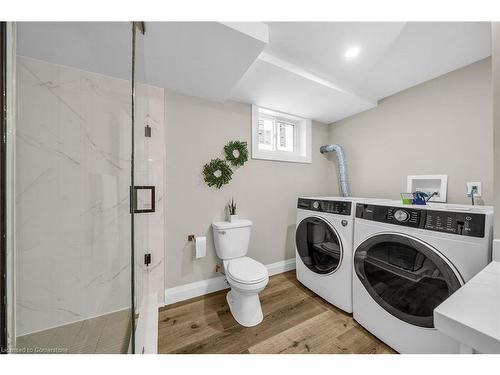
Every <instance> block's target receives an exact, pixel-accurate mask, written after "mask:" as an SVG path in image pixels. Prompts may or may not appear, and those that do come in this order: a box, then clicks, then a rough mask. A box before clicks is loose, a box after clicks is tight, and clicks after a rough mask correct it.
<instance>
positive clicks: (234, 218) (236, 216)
mask: <svg viewBox="0 0 500 375" xmlns="http://www.w3.org/2000/svg"><path fill="white" fill-rule="evenodd" d="M238 220H239V218H238V215H229V222H230V223H234V222H235V221H238Z"/></svg>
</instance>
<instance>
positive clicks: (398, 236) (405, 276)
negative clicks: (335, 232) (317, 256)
mask: <svg viewBox="0 0 500 375" xmlns="http://www.w3.org/2000/svg"><path fill="white" fill-rule="evenodd" d="M492 221H493V208H492V207H485V206H461V205H451V204H437V203H431V204H428V205H427V206H406V205H402V204H401V203H400V202H396V201H392V202H381V203H375V204H358V205H357V206H356V220H355V229H354V249H355V251H354V259H353V265H354V273H353V310H354V311H353V316H354V319H355V320H356V321H357V322H358V323H360V324H361V325H362V326H363V327H365V328H366V329H367V330H368V331H370V332H371V333H373V334H374V335H375V336H377V337H378V338H379V339H381V340H382V341H384V342H385V343H386V344H388V345H389V346H391V347H392V348H394V349H395V350H397V351H398V352H400V353H458V352H459V344H458V343H457V342H456V341H454V340H453V339H451V338H450V337H448V336H446V335H444V334H443V333H441V332H439V331H437V330H436V329H435V328H434V318H433V312H434V309H435V308H436V307H437V306H438V305H439V304H440V303H441V302H443V301H444V300H445V299H446V298H448V297H449V296H450V295H451V294H452V293H454V292H455V291H456V290H457V289H458V288H460V287H461V286H462V285H463V284H464V283H465V282H467V281H468V280H469V279H470V278H471V277H472V276H474V275H475V274H476V273H477V272H479V271H480V270H481V269H482V268H484V267H485V266H486V265H487V264H488V263H489V262H490V260H491V236H492Z"/></svg>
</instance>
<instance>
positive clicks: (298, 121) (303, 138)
mask: <svg viewBox="0 0 500 375" xmlns="http://www.w3.org/2000/svg"><path fill="white" fill-rule="evenodd" d="M261 117H267V118H272V119H273V121H274V123H275V122H276V121H281V122H284V123H287V124H292V125H294V132H293V142H294V146H293V149H294V150H293V151H283V150H278V149H277V148H278V147H277V146H278V142H279V140H278V139H277V138H278V134H277V132H278V131H277V129H274V130H275V131H273V147H276V150H262V149H259V118H261ZM275 127H276V128H277V126H276V124H275ZM311 148H312V131H311V120H309V119H304V118H302V117H298V116H293V115H289V114H287V113H282V112H278V111H274V110H271V109H267V108H263V107H259V106H256V105H252V159H261V160H274V161H286V162H294V163H312V156H311Z"/></svg>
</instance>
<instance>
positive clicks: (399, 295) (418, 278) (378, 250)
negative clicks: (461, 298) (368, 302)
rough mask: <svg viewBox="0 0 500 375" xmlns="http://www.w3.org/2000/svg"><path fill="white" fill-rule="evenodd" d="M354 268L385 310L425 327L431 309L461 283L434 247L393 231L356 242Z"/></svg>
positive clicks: (430, 325) (430, 322) (430, 321)
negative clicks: (357, 245)
mask: <svg viewBox="0 0 500 375" xmlns="http://www.w3.org/2000/svg"><path fill="white" fill-rule="evenodd" d="M354 270H355V272H356V275H357V276H358V278H359V280H360V281H361V283H362V284H363V285H364V287H365V288H366V290H367V291H368V293H369V294H370V296H372V298H373V299H374V300H375V301H376V302H377V303H378V304H379V305H380V306H382V307H383V308H384V309H385V310H386V311H387V312H389V313H390V314H392V315H394V316H395V317H396V318H398V319H401V320H403V321H405V322H407V323H410V324H413V325H416V326H419V327H425V328H434V317H433V312H434V309H435V308H436V307H437V306H438V305H439V304H440V303H441V302H443V301H444V300H445V299H446V298H448V297H449V296H450V295H452V294H453V293H454V292H455V291H456V290H457V289H458V288H460V286H461V284H462V282H461V279H460V276H458V275H457V274H456V273H455V271H454V270H453V269H452V267H451V266H450V265H449V263H448V262H447V261H446V260H445V258H444V257H442V256H441V255H440V254H439V253H438V252H437V251H436V250H435V249H433V248H432V247H431V246H429V245H428V244H426V243H425V242H422V241H420V240H418V239H416V238H412V237H410V236H406V235H402V234H396V233H384V234H378V235H375V236H373V237H371V238H369V239H367V240H366V241H364V242H363V243H362V244H361V245H359V247H358V248H357V249H356V252H355V253H354Z"/></svg>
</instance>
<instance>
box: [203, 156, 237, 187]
mask: <svg viewBox="0 0 500 375" xmlns="http://www.w3.org/2000/svg"><path fill="white" fill-rule="evenodd" d="M232 176H233V171H232V169H231V167H230V166H229V165H228V164H227V163H226V162H225V161H224V160H222V159H219V158H217V159H212V160H210V162H208V163H207V164H205V165H204V166H203V179H204V180H205V182H206V183H207V185H208V186H210V187H212V186H215V187H216V188H217V189H220V188H221V187H222V186H223V185H225V184H227V183H228V182H229V181H231V178H232Z"/></svg>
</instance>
